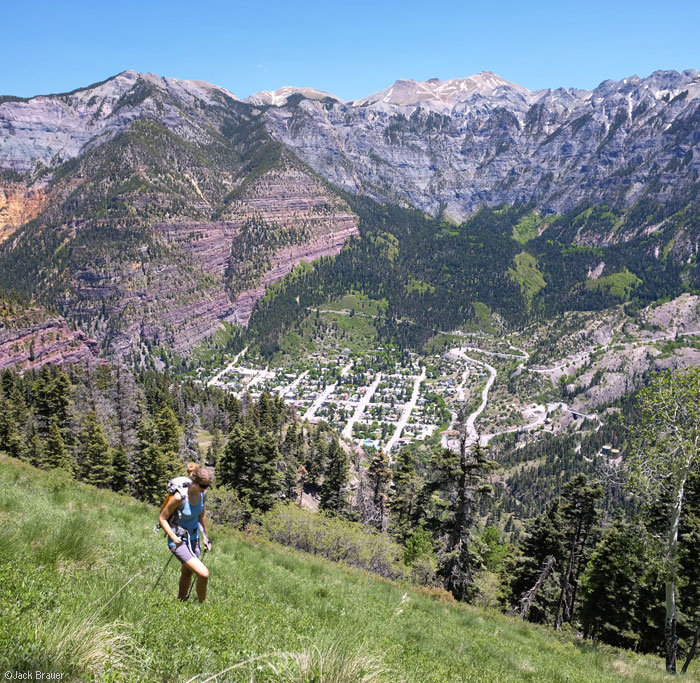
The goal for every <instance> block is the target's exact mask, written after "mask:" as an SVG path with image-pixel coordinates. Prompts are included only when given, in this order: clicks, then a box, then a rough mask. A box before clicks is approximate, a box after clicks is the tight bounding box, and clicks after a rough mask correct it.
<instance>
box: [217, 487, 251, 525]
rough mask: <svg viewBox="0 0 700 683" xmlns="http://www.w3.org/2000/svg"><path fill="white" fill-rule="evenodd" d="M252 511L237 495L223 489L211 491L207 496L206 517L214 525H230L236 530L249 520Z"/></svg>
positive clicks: (218, 488)
mask: <svg viewBox="0 0 700 683" xmlns="http://www.w3.org/2000/svg"><path fill="white" fill-rule="evenodd" d="M252 515H253V510H252V508H251V507H250V505H248V504H247V503H246V502H244V501H242V500H241V499H240V498H239V496H238V493H236V492H235V491H232V490H231V489H228V488H224V487H217V488H214V489H212V490H211V491H210V492H209V494H208V495H207V517H209V519H211V520H212V522H215V523H216V524H231V525H232V526H234V527H236V528H237V529H242V528H243V526H245V524H246V523H247V522H248V521H249V520H250V519H251V517H252Z"/></svg>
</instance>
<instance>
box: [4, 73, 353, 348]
mask: <svg viewBox="0 0 700 683" xmlns="http://www.w3.org/2000/svg"><path fill="white" fill-rule="evenodd" d="M292 94H294V93H292V92H291V91H290V92H287V91H285V92H280V93H278V94H276V95H275V97H277V98H279V97H282V98H283V100H284V101H286V97H288V96H290V95H292ZM307 95H309V96H311V95H313V93H312V92H311V91H309V92H308V93H307ZM319 95H322V96H323V97H325V94H319ZM263 99H264V98H263ZM280 101H281V100H280ZM260 113H261V110H258V109H256V108H255V107H254V106H252V105H251V104H247V103H242V102H240V101H239V100H237V99H236V98H235V97H234V96H233V95H232V94H231V93H228V92H227V91H225V90H223V89H221V88H218V87H216V86H213V85H210V84H206V83H200V82H193V81H179V80H176V79H163V78H160V77H158V76H154V75H152V74H146V75H140V74H136V73H134V72H124V73H123V74H119V75H118V76H116V77H114V78H112V79H110V80H108V81H106V82H104V83H101V84H97V85H96V86H91V87H89V88H86V89H83V90H78V91H75V92H73V93H68V94H65V95H58V96H47V97H37V98H33V99H32V100H28V101H6V102H3V103H2V104H0V170H3V169H4V175H5V176H7V177H8V178H11V182H10V181H8V182H7V183H6V187H7V188H9V189H4V192H3V194H2V195H0V221H2V222H1V223H0V240H1V239H2V237H4V238H7V237H8V236H9V235H10V234H12V233H13V231H15V230H17V228H18V226H22V225H24V228H21V227H20V228H19V230H17V232H15V233H14V237H13V239H12V240H6V243H5V245H4V247H3V248H1V249H0V279H1V280H2V282H1V284H0V287H5V288H7V289H11V288H17V289H19V290H21V291H22V292H23V293H24V294H25V295H27V296H31V297H34V296H38V297H40V299H41V300H44V301H46V302H48V303H50V304H51V305H53V306H55V307H56V308H57V309H58V310H59V311H60V312H61V313H63V314H64V315H65V316H67V317H69V318H70V319H71V320H73V321H75V322H77V323H78V324H79V325H80V326H81V327H82V328H83V329H85V330H86V331H87V332H88V333H89V334H91V335H94V336H95V337H96V338H97V339H99V340H100V342H101V343H102V345H103V347H104V348H105V349H106V350H107V351H108V352H111V353H115V354H117V355H125V354H128V353H130V352H132V351H137V350H138V349H139V347H140V346H141V345H142V344H143V343H144V342H146V343H148V344H149V345H150V346H151V347H153V346H158V345H161V344H164V345H168V346H170V347H172V348H174V349H175V350H176V351H178V352H182V353H184V352H186V351H187V350H188V349H190V348H191V347H192V345H194V344H195V343H197V342H199V341H201V340H202V339H204V338H205V337H207V336H209V335H211V334H212V333H213V332H214V331H215V330H216V329H217V328H218V327H219V326H220V324H221V322H222V321H228V322H236V323H241V324H247V322H248V319H249V318H250V314H251V311H252V308H253V306H254V304H255V301H257V299H258V298H260V297H261V296H262V295H263V294H264V292H265V289H266V287H267V286H268V285H269V284H271V283H273V282H276V281H277V280H279V279H280V278H281V277H283V276H284V275H285V274H286V273H288V272H289V271H290V270H291V269H292V268H293V267H294V266H295V265H296V264H298V263H299V262H300V261H301V260H302V259H306V260H314V259H316V258H319V257H320V256H325V255H331V254H336V253H337V252H338V251H339V250H340V249H341V248H342V245H343V243H344V242H345V240H346V239H347V238H348V237H349V236H350V235H353V234H356V233H357V219H356V217H355V216H354V215H352V214H351V212H350V211H349V209H348V207H347V206H346V205H345V203H344V202H342V201H341V200H340V199H339V198H338V197H337V196H336V195H334V193H333V191H332V190H330V189H329V188H328V187H327V186H326V185H325V184H324V183H323V182H321V181H319V180H318V178H316V177H315V176H314V175H313V174H312V173H311V172H310V171H309V170H308V168H307V167H305V166H304V165H303V164H302V163H300V162H299V161H298V160H297V159H296V158H295V157H294V156H293V155H292V154H291V153H289V152H287V151H286V150H284V149H283V148H281V146H280V145H278V144H277V143H274V142H271V141H270V139H269V136H268V135H267V133H266V132H265V129H264V127H263V125H262V121H261V120H260V119H259V116H260ZM47 167H50V168H47ZM0 177H2V176H0ZM32 218H36V219H37V220H35V221H34V222H33V223H30V224H27V221H28V220H30V219H32ZM19 261H22V262H23V263H24V265H23V266H22V267H19V265H18V262H19ZM2 271H4V272H2Z"/></svg>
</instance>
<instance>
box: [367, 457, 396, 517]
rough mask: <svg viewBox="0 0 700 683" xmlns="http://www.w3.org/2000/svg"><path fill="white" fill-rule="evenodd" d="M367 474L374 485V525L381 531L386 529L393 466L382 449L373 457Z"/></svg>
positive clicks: (371, 484) (372, 485)
mask: <svg viewBox="0 0 700 683" xmlns="http://www.w3.org/2000/svg"><path fill="white" fill-rule="evenodd" d="M367 475H368V478H369V482H370V486H371V487H372V507H373V510H374V512H375V515H374V517H375V519H374V525H375V526H376V527H377V529H379V530H380V531H386V522H387V519H386V507H387V488H388V486H389V483H390V482H391V468H390V467H389V457H388V456H387V455H386V454H385V453H384V451H383V450H382V449H379V450H378V451H377V453H376V455H375V456H374V458H372V462H371V463H370V465H369V469H368V473H367Z"/></svg>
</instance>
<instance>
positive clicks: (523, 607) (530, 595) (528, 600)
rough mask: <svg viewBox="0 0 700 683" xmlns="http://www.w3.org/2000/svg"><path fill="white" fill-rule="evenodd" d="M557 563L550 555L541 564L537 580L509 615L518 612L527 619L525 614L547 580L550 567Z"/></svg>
mask: <svg viewBox="0 0 700 683" xmlns="http://www.w3.org/2000/svg"><path fill="white" fill-rule="evenodd" d="M556 563H557V560H556V558H555V557H554V555H550V556H549V557H548V558H547V559H546V560H545V561H544V564H543V565H542V571H541V572H540V575H539V576H538V577H537V581H536V582H535V585H534V586H533V587H532V588H531V589H530V590H529V591H527V593H525V595H523V597H522V598H520V605H519V606H518V607H517V608H516V609H515V610H513V611H512V612H511V616H512V615H515V614H520V616H521V618H522V619H527V615H528V614H529V613H530V608H531V607H532V603H533V602H535V598H536V597H537V594H538V593H539V592H540V588H542V584H543V583H544V582H545V581H546V580H547V577H548V576H549V575H550V574H551V573H552V569H554V565H555V564H556Z"/></svg>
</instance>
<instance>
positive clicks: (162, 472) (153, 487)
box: [132, 419, 182, 504]
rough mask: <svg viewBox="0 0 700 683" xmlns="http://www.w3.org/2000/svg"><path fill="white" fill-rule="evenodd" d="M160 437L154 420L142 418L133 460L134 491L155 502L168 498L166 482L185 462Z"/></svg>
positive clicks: (150, 501)
mask: <svg viewBox="0 0 700 683" xmlns="http://www.w3.org/2000/svg"><path fill="white" fill-rule="evenodd" d="M158 440H159V433H158V430H157V429H156V426H155V424H154V423H153V421H152V420H148V419H147V420H143V421H142V422H141V424H140V425H139V429H138V441H139V446H138V448H137V450H136V454H135V457H134V462H133V477H132V486H133V494H134V496H135V497H136V498H139V499H140V500H145V501H146V502H148V503H154V504H155V503H160V502H162V501H163V499H164V498H165V493H166V491H165V488H166V484H167V482H168V481H170V479H172V478H173V477H175V476H177V475H179V474H182V464H181V463H179V464H178V463H177V462H176V461H175V460H174V459H173V458H172V453H168V452H166V451H165V450H164V449H163V448H162V447H161V446H160V444H159V443H158Z"/></svg>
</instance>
